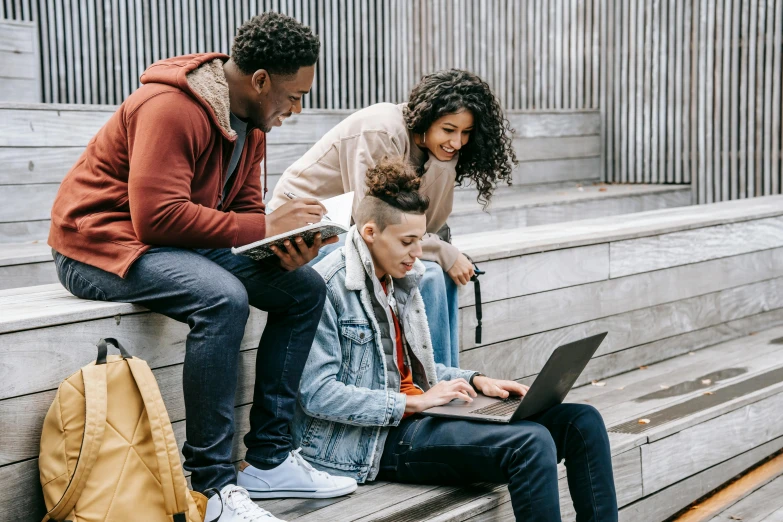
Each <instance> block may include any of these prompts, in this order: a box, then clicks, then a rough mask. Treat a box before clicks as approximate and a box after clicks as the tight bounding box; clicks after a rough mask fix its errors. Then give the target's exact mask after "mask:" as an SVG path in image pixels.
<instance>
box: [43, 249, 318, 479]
mask: <svg viewBox="0 0 783 522" xmlns="http://www.w3.org/2000/svg"><path fill="white" fill-rule="evenodd" d="M54 257H55V264H56V267H57V274H58V276H59V278H60V282H61V283H62V284H63V286H65V288H67V289H68V291H70V292H71V293H72V294H74V295H76V296H77V297H81V298H84V299H94V300H100V301H121V302H128V303H138V304H140V305H143V306H145V307H147V308H149V309H150V310H152V311H153V312H157V313H160V314H163V315H165V316H167V317H171V318H172V319H174V320H176V321H180V322H183V323H187V324H188V325H189V326H190V332H189V333H188V336H187V340H186V342H185V364H184V368H183V376H182V385H183V392H184V399H185V412H186V417H187V428H186V430H187V432H186V437H187V441H186V442H185V444H184V447H183V448H182V453H183V454H184V456H185V469H187V470H189V471H191V472H192V476H191V482H192V484H193V489H194V490H196V491H204V490H206V489H208V488H221V487H223V486H225V485H226V484H236V472H235V469H234V466H233V465H232V463H231V460H232V459H231V456H232V455H231V453H232V451H231V449H232V439H233V435H234V396H235V393H236V387H237V373H238V370H239V366H238V364H239V348H240V342H241V340H242V337H243V335H244V332H245V324H246V323H247V319H248V316H249V314H250V308H249V307H250V306H253V307H255V308H259V309H261V310H265V311H267V312H268V317H267V324H266V328H264V333H263V335H262V336H261V341H260V343H259V345H258V354H257V357H256V381H255V389H254V392H253V406H252V407H251V409H250V431H249V432H248V433H247V434H246V435H245V438H244V441H245V446H247V454H246V456H245V460H247V461H248V462H249V463H250V464H252V465H254V466H256V467H259V468H263V469H271V468H273V467H275V466H277V465H278V464H280V463H282V462H283V461H284V460H285V459H286V458H287V457H288V454H289V452H290V451H291V450H292V449H293V447H292V444H293V442H292V439H291V434H290V432H289V426H288V425H289V422H290V420H291V418H292V417H293V413H294V406H295V404H296V402H295V401H296V396H297V392H298V389H299V379H300V377H301V375H302V371H303V369H304V365H305V362H307V356H308V354H309V352H310V347H311V346H312V343H313V338H314V337H315V331H316V328H317V327H318V323H319V321H320V319H321V311H322V310H323V305H324V299H325V295H326V288H325V285H324V282H323V279H322V278H321V276H320V275H319V274H318V273H317V272H316V271H315V270H313V269H312V268H310V267H302V268H299V269H298V270H294V271H291V272H286V271H284V270H282V269H281V268H280V266H279V264H278V263H277V262H276V261H272V260H268V261H267V260H264V261H260V262H259V261H253V260H251V259H249V258H246V257H241V256H235V255H233V254H232V253H231V250H230V249H194V250H189V249H182V248H173V247H160V248H152V249H151V250H149V251H148V252H147V253H145V254H144V255H143V256H142V257H141V258H140V259H138V260H137V261H136V262H135V263H134V264H133V265H132V266H131V269H130V271H129V272H128V275H127V277H126V278H125V279H122V278H120V277H118V276H116V275H114V274H111V273H109V272H105V271H103V270H101V269H99V268H95V267H93V266H90V265H87V264H84V263H80V262H78V261H74V260H72V259H69V258H67V257H65V256H63V255H61V254H59V253H56V254H55V256H54Z"/></svg>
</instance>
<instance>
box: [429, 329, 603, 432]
mask: <svg viewBox="0 0 783 522" xmlns="http://www.w3.org/2000/svg"><path fill="white" fill-rule="evenodd" d="M606 334H607V332H604V333H601V334H598V335H593V336H591V337H588V338H586V339H582V340H581V341H575V342H572V343H568V344H564V345H562V346H559V347H558V348H556V349H555V351H554V352H553V353H552V355H551V356H550V357H549V360H547V362H546V364H545V365H544V368H543V369H542V370H541V372H540V373H539V374H538V376H537V377H536V380H535V381H533V384H532V385H531V386H530V389H529V390H528V392H527V394H526V395H525V396H524V397H519V396H510V397H508V398H506V399H500V398H497V397H487V396H486V395H482V394H481V393H479V394H478V397H476V398H474V399H473V402H470V403H468V402H465V401H460V400H456V399H455V400H453V401H451V402H450V403H448V404H446V405H444V406H438V407H435V408H430V409H428V410H425V411H423V412H422V415H429V416H432V417H452V418H456V419H471V420H477V421H484V422H499V423H504V424H505V423H509V422H511V421H516V420H522V419H526V418H528V417H530V416H532V415H535V414H537V413H540V412H542V411H544V410H546V409H548V408H551V407H552V406H557V405H558V404H560V403H562V402H563V399H565V397H566V395H568V392H569V391H571V387H572V386H573V385H574V383H575V382H576V379H577V378H578V377H579V374H581V373H582V370H584V369H585V366H587V363H588V361H590V358H591V357H592V356H593V354H594V353H595V352H596V350H598V347H599V346H600V345H601V342H603V340H604V337H606Z"/></svg>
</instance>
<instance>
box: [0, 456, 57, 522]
mask: <svg viewBox="0 0 783 522" xmlns="http://www.w3.org/2000/svg"><path fill="white" fill-rule="evenodd" d="M0 505H2V506H3V511H2V513H0V522H35V521H40V520H41V519H42V518H43V517H44V515H45V514H46V509H45V508H44V499H43V492H42V491H41V481H40V478H39V475H38V459H37V458H36V459H34V460H27V461H24V462H19V463H16V464H11V465H9V466H4V467H2V468H0Z"/></svg>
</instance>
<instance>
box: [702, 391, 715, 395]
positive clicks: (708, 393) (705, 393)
mask: <svg viewBox="0 0 783 522" xmlns="http://www.w3.org/2000/svg"><path fill="white" fill-rule="evenodd" d="M702 395H715V392H704V393H702Z"/></svg>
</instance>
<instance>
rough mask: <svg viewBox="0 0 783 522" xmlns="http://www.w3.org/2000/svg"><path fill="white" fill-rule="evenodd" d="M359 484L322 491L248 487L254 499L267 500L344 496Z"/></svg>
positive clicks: (354, 489)
mask: <svg viewBox="0 0 783 522" xmlns="http://www.w3.org/2000/svg"><path fill="white" fill-rule="evenodd" d="M357 487H359V486H358V484H353V485H350V486H346V487H344V488H340V489H329V490H325V491H324V490H320V491H301V490H293V489H264V490H258V489H250V488H247V487H246V488H245V489H247V492H248V493H249V494H250V498H252V499H253V500H266V499H270V498H333V497H342V496H344V495H348V494H350V493H353V492H354V491H356V488H357Z"/></svg>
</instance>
